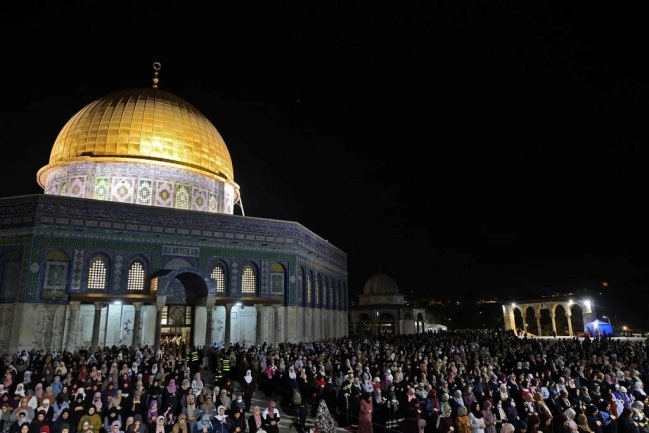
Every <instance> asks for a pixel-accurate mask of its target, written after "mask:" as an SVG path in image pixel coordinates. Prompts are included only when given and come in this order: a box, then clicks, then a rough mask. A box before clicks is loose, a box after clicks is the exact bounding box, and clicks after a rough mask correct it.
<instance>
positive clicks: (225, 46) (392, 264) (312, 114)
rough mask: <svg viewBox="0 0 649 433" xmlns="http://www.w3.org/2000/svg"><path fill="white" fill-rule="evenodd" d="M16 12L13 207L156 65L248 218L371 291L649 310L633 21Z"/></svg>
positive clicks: (638, 37)
mask: <svg viewBox="0 0 649 433" xmlns="http://www.w3.org/2000/svg"><path fill="white" fill-rule="evenodd" d="M23 3H26V4H23ZM61 3H69V4H61ZM99 3H101V4H99ZM609 7H611V8H613V7H614V9H608V8H609ZM2 9H3V11H2V14H0V20H1V21H0V56H1V59H2V68H0V78H1V80H2V84H3V95H2V98H0V145H2V148H3V149H4V152H5V155H6V156H4V157H3V158H2V160H1V161H0V179H2V181H3V189H2V192H1V193H0V196H5V197H8V196H14V195H22V194H38V193H42V190H41V189H40V188H39V187H38V185H37V183H36V172H37V171H38V169H40V168H41V167H43V166H44V165H46V164H47V163H48V158H49V152H50V150H51V147H52V145H53V143H54V141H55V139H56V136H57V134H58V132H59V131H60V130H61V128H62V127H63V126H64V125H65V123H66V122H67V121H68V120H69V119H70V118H71V117H72V116H73V115H74V114H75V113H76V112H77V111H79V110H80V109H81V108H83V107H84V106H85V105H86V104H88V103H90V102H92V101H94V100H95V99H97V98H99V97H100V96H103V95H105V94H107V93H109V92H113V91H117V90H122V89H127V88H131V87H148V86H150V85H151V80H152V77H153V69H152V63H153V62H155V61H157V62H160V63H161V64H162V70H161V71H160V84H159V87H160V88H161V89H163V90H166V91H169V92H171V93H173V94H175V95H177V96H179V97H181V98H183V99H185V100H186V101H187V102H189V103H190V104H192V105H194V106H195V107H196V108H198V109H199V110H200V111H201V112H202V113H203V114H205V116H206V117H207V118H208V119H210V121H211V122H212V123H213V124H214V125H215V127H216V128H217V129H218V130H219V132H220V133H221V135H222V136H223V138H224V140H225V142H226V144H227V146H228V149H229V151H230V154H231V156H232V160H233V164H234V176H235V181H236V182H237V183H238V184H239V185H240V186H241V192H242V198H243V206H244V210H245V214H246V215H247V216H252V217H262V218H271V219H281V220H289V221H296V222H298V223H300V224H302V225H303V226H305V227H306V228H308V229H310V230H312V231H313V232H315V233H317V234H318V235H320V236H322V237H323V238H325V239H328V240H329V242H331V243H332V244H333V245H335V246H337V247H339V248H340V249H341V250H343V251H345V252H346V253H347V254H348V257H349V286H350V291H351V293H352V295H354V294H355V293H362V290H363V286H364V284H365V282H366V281H367V279H368V278H369V277H371V276H372V275H373V274H375V273H377V272H378V271H379V269H382V270H383V272H385V273H387V274H389V275H391V276H392V277H393V278H394V279H395V280H396V282H397V283H398V284H399V287H400V289H401V291H402V293H404V294H407V295H409V296H412V297H441V298H445V297H476V298H477V297H482V296H494V295H497V296H500V297H502V298H507V297H511V296H517V297H530V296H538V295H550V294H553V293H566V292H569V291H572V292H577V291H581V290H583V289H588V290H589V293H599V291H600V289H601V284H602V282H607V283H608V288H607V289H606V290H605V292H606V293H608V296H610V297H611V298H612V299H615V300H618V301H620V306H619V307H617V308H618V309H617V310H615V311H612V312H611V311H610V310H609V316H613V317H615V315H616V314H617V315H620V316H624V317H633V316H634V315H638V316H639V315H640V314H642V313H645V312H646V311H645V310H646V305H647V300H648V296H647V294H646V293H647V289H646V287H647V284H648V283H649V281H648V280H649V278H648V277H649V252H648V251H649V248H647V241H648V240H649V236H648V234H649V232H648V230H647V221H649V219H648V218H647V210H646V209H647V205H646V201H647V198H646V197H647V192H646V189H647V188H646V186H647V180H646V178H647V174H646V173H647V170H646V164H647V163H646V161H647V156H646V155H647V151H646V150H645V149H646V146H647V143H648V138H649V128H647V120H648V114H649V81H648V80H649V60H648V56H647V50H646V40H648V39H647V37H646V36H647V35H646V34H644V33H646V31H645V30H644V29H645V28H646V25H645V23H644V22H641V20H644V15H642V14H640V13H638V12H637V11H633V10H631V9H630V6H628V5H622V4H616V5H614V6H613V5H611V4H609V3H605V2H544V1H540V2H539V1H522V2H520V1H516V2H513V1H512V2H479V3H477V2H463V1H443V2H424V1H421V2H369V1H350V2H344V1H312V0H304V1H282V2H258V3H255V2H252V3H250V2H182V3H181V2H168V1H160V2H144V1H143V2H125V1H113V2H90V1H88V2H85V1H76V2H54V1H44V2H10V4H6V5H4V4H3V6H2ZM10 155H12V156H10ZM16 155H17V156H16ZM239 212H240V209H237V210H236V211H235V213H239ZM352 300H353V296H352ZM596 308H597V307H596ZM607 308H608V307H607ZM603 314H606V313H603ZM645 315H646V314H645ZM600 318H601V314H600ZM629 320H630V319H629Z"/></svg>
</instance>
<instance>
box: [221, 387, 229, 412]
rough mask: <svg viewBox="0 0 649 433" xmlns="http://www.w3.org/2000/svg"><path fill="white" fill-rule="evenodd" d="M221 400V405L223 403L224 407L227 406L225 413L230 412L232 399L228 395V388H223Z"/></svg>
mask: <svg viewBox="0 0 649 433" xmlns="http://www.w3.org/2000/svg"><path fill="white" fill-rule="evenodd" d="M219 400H220V402H221V405H223V407H224V408H225V413H226V414H229V413H230V410H231V408H232V399H231V398H230V397H229V396H228V390H227V389H222V390H221V395H220V397H219Z"/></svg>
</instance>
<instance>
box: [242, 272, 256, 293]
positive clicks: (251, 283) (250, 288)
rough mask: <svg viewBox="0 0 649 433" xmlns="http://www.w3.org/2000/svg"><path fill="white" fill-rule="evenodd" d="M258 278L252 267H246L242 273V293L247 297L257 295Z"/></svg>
mask: <svg viewBox="0 0 649 433" xmlns="http://www.w3.org/2000/svg"><path fill="white" fill-rule="evenodd" d="M256 288H257V277H256V275H255V270H254V268H253V267H252V266H250V265H246V266H244V267H243V272H242V273H241V293H243V294H245V295H254V294H255V293H257V291H256Z"/></svg>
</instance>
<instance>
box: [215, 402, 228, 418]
mask: <svg viewBox="0 0 649 433" xmlns="http://www.w3.org/2000/svg"><path fill="white" fill-rule="evenodd" d="M221 411H223V413H221ZM214 418H216V419H218V420H219V421H223V420H224V419H226V418H227V415H226V414H225V406H223V405H220V406H219V407H218V408H217V409H216V416H215V417H214Z"/></svg>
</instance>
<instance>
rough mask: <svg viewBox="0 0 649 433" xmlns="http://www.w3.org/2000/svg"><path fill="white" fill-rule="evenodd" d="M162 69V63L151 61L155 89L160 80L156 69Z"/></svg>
mask: <svg viewBox="0 0 649 433" xmlns="http://www.w3.org/2000/svg"><path fill="white" fill-rule="evenodd" d="M160 69H162V65H161V64H160V62H153V70H154V71H155V72H154V73H153V88H154V89H157V88H158V83H159V82H160V79H159V78H158V71H159V70H160Z"/></svg>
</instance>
